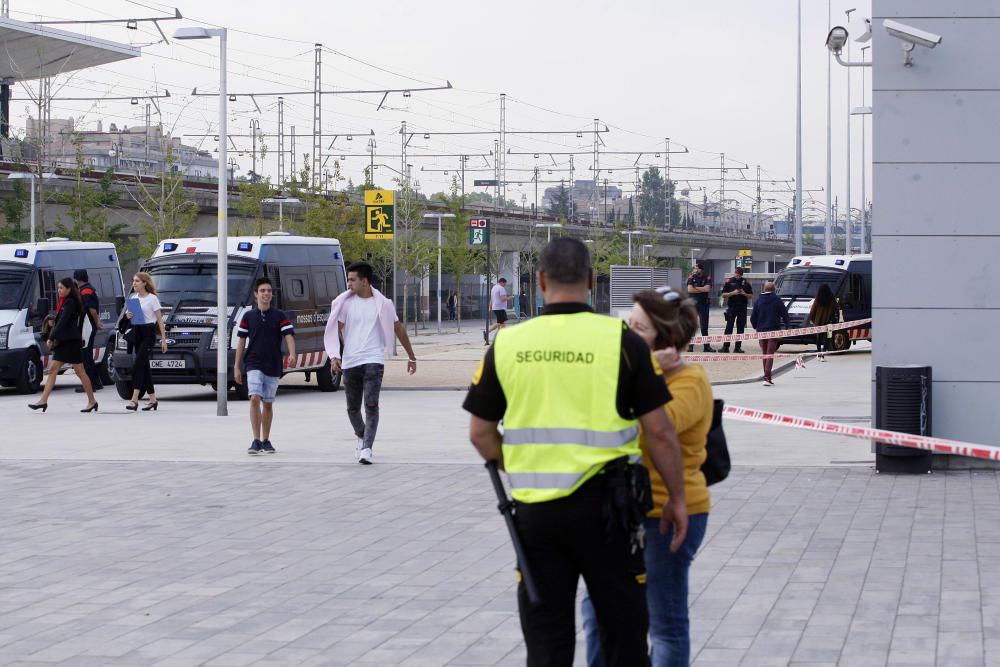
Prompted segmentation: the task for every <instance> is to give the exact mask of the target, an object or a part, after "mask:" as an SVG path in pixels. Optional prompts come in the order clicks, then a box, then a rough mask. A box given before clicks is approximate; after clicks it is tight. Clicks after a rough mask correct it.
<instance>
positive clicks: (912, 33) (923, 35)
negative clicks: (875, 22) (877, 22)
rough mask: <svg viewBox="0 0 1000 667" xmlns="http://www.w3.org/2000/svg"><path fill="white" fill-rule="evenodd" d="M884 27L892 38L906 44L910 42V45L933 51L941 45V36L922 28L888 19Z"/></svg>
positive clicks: (884, 22)
mask: <svg viewBox="0 0 1000 667" xmlns="http://www.w3.org/2000/svg"><path fill="white" fill-rule="evenodd" d="M882 25H883V26H885V31H886V32H887V33H889V35H890V36H891V37H895V38H896V39H901V40H903V41H904V42H909V43H910V44H916V45H917V46H923V47H925V48H928V49H933V48H934V47H935V46H937V45H938V44H940V43H941V35H935V34H934V33H933V32H927V31H926V30H921V29H920V28H914V27H913V26H909V25H906V24H905V23H900V22H899V21H893V20H891V19H886V20H885V21H883V22H882Z"/></svg>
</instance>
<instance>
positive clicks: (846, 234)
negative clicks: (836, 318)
mask: <svg viewBox="0 0 1000 667" xmlns="http://www.w3.org/2000/svg"><path fill="white" fill-rule="evenodd" d="M853 11H854V8H853V7H852V8H851V9H848V10H846V11H844V14H845V15H847V23H848V24H850V22H851V12H853ZM847 61H848V62H850V61H851V42H850V40H848V41H847ZM844 210H845V211H847V225H846V227H845V229H844V246H845V248H844V254H845V255H850V254H851V250H852V248H851V246H852V244H851V68H850V67H848V68H847V202H846V203H845V205H844Z"/></svg>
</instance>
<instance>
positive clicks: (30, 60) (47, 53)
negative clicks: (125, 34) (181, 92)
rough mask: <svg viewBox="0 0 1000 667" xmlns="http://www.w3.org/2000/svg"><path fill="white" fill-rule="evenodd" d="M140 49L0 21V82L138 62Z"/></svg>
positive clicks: (42, 27)
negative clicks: (120, 62)
mask: <svg viewBox="0 0 1000 667" xmlns="http://www.w3.org/2000/svg"><path fill="white" fill-rule="evenodd" d="M139 55H140V52H139V49H135V48H132V47H130V46H126V45H124V44H118V43H116V42H109V41H106V40H103V39H96V38H94V37H87V36H85V35H79V34H75V33H72V32H66V31H65V30H57V29H55V28H49V27H48V26H40V25H35V24H33V23H25V22H24V21H16V20H14V19H9V18H0V78H2V79H15V80H17V81H25V80H28V79H40V78H44V77H47V76H54V75H56V74H63V73H66V72H72V71H74V70H80V69H86V68H88V67H97V66H99V65H107V64H108V63H113V62H116V61H119V60H126V59H128V58H135V57H137V56H139Z"/></svg>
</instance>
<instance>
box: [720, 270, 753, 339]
mask: <svg viewBox="0 0 1000 667" xmlns="http://www.w3.org/2000/svg"><path fill="white" fill-rule="evenodd" d="M735 274H736V275H734V276H733V277H732V278H727V279H726V282H725V284H723V286H722V298H723V299H724V300H725V302H726V335H727V336H728V335H729V334H731V333H733V324H735V325H736V333H738V334H741V333H743V331H744V330H745V329H746V327H747V304H748V303H750V297H751V296H753V287H751V285H750V281H749V280H747V279H746V278H744V277H743V269H742V268H741V267H736V271H735ZM742 342H743V341H739V340H738V341H736V345H735V346H733V352H736V353H739V354H742V353H743V348H742ZM722 351H723V352H729V343H723V344H722Z"/></svg>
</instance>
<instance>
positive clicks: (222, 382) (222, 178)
mask: <svg viewBox="0 0 1000 667" xmlns="http://www.w3.org/2000/svg"><path fill="white" fill-rule="evenodd" d="M212 37H218V38H219V205H218V208H219V232H218V235H219V245H218V249H217V251H216V273H217V274H218V276H217V277H218V284H217V285H216V293H215V308H216V332H217V333H216V335H217V336H218V343H217V344H216V355H215V383H216V384H215V396H216V410H215V414H216V415H217V416H219V417H225V416H226V415H227V414H228V411H227V409H226V399H227V397H228V393H229V345H230V341H229V326H228V325H229V294H228V287H229V270H228V269H229V265H228V259H229V236H228V235H229V224H228V220H227V215H228V212H229V210H228V209H229V200H228V188H229V183H228V179H227V178H226V176H227V173H226V164H227V160H226V144H227V143H228V141H229V137H227V136H226V101H227V98H226V95H227V93H226V29H225V28H178V29H177V30H176V31H175V32H174V39H210V38H212Z"/></svg>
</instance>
